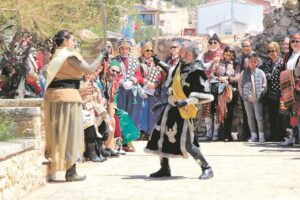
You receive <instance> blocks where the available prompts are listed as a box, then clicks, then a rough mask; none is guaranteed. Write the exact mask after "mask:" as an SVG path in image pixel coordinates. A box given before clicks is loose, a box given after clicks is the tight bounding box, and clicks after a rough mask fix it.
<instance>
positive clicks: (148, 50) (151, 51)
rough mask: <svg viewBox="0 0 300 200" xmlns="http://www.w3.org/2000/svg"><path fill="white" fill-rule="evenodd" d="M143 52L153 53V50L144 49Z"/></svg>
mask: <svg viewBox="0 0 300 200" xmlns="http://www.w3.org/2000/svg"><path fill="white" fill-rule="evenodd" d="M145 51H146V52H151V53H153V50H152V49H146V50H145Z"/></svg>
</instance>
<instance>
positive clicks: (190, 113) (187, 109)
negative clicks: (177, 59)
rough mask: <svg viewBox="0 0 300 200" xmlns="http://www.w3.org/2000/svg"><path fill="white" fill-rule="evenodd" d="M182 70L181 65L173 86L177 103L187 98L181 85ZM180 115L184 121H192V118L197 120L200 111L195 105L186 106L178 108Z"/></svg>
mask: <svg viewBox="0 0 300 200" xmlns="http://www.w3.org/2000/svg"><path fill="white" fill-rule="evenodd" d="M180 68H181V63H180V64H179V66H178V68H177V70H176V72H175V75H174V78H173V84H172V89H173V96H174V98H175V100H176V101H178V100H184V99H186V98H187V97H186V96H185V94H184V92H183V89H182V85H181V78H180ZM178 109H179V112H180V115H181V117H182V118H183V119H190V118H195V117H196V116H197V112H198V109H197V107H196V106H195V105H193V104H191V105H186V106H184V107H183V108H178Z"/></svg>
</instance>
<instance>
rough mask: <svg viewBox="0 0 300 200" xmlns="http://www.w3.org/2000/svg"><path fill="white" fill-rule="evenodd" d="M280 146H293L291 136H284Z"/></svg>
mask: <svg viewBox="0 0 300 200" xmlns="http://www.w3.org/2000/svg"><path fill="white" fill-rule="evenodd" d="M281 146H293V138H290V137H288V138H285V141H283V142H281Z"/></svg>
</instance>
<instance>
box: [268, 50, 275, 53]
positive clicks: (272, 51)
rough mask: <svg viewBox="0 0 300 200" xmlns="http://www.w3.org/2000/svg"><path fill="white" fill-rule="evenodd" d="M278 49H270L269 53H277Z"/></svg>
mask: <svg viewBox="0 0 300 200" xmlns="http://www.w3.org/2000/svg"><path fill="white" fill-rule="evenodd" d="M276 52H277V51H276V50H268V53H276Z"/></svg>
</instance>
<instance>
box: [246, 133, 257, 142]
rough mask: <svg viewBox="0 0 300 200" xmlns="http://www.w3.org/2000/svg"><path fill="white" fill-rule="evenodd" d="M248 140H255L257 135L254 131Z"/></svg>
mask: <svg viewBox="0 0 300 200" xmlns="http://www.w3.org/2000/svg"><path fill="white" fill-rule="evenodd" d="M248 142H257V136H256V134H255V133H252V134H251V138H250V139H249V140H248Z"/></svg>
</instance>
